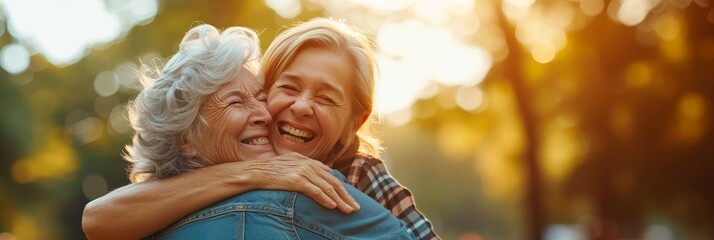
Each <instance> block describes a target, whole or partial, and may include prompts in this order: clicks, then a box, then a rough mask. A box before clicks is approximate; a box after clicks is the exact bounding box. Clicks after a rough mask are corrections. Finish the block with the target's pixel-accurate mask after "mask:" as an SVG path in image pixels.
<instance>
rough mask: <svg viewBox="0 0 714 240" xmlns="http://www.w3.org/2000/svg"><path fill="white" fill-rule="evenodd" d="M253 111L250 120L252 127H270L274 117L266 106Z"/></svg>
mask: <svg viewBox="0 0 714 240" xmlns="http://www.w3.org/2000/svg"><path fill="white" fill-rule="evenodd" d="M253 109H254V110H253V114H251V116H250V119H249V120H248V121H249V122H250V124H251V125H268V123H270V121H272V117H270V113H269V112H268V109H267V108H265V106H264V105H257V106H255V107H254V108H253Z"/></svg>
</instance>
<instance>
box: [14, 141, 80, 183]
mask: <svg viewBox="0 0 714 240" xmlns="http://www.w3.org/2000/svg"><path fill="white" fill-rule="evenodd" d="M78 164H79V163H78V160H77V156H76V153H75V150H74V148H72V146H70V145H69V144H68V143H67V142H66V141H65V140H64V138H62V136H61V135H60V134H51V136H50V137H49V139H48V140H47V143H46V144H45V146H44V147H43V148H42V149H40V150H39V151H36V152H35V153H33V154H32V155H30V156H28V157H25V158H22V159H19V160H17V161H15V163H13V165H12V170H11V172H12V173H11V174H12V178H13V180H14V181H16V182H18V183H31V182H35V181H42V180H52V179H58V178H63V177H66V176H68V175H70V174H74V173H75V172H76V171H77V168H78Z"/></svg>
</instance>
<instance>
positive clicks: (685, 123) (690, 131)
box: [670, 93, 709, 144]
mask: <svg viewBox="0 0 714 240" xmlns="http://www.w3.org/2000/svg"><path fill="white" fill-rule="evenodd" d="M708 107H709V106H707V102H706V100H705V99H704V97H702V95H700V94H699V93H687V94H685V95H684V96H683V97H682V99H681V100H680V101H679V105H678V107H677V113H676V123H675V124H674V127H673V129H672V130H671V131H670V137H671V138H672V139H673V140H675V141H677V142H680V143H685V144H692V143H696V142H698V141H699V140H700V139H701V138H702V136H703V135H704V133H705V132H706V131H707V130H708V125H707V123H708V118H709V117H708V112H709V110H708Z"/></svg>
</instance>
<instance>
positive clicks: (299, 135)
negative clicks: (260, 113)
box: [278, 123, 315, 143]
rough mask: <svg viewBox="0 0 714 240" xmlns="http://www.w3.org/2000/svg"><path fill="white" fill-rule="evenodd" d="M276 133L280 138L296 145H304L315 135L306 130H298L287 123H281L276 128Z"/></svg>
mask: <svg viewBox="0 0 714 240" xmlns="http://www.w3.org/2000/svg"><path fill="white" fill-rule="evenodd" d="M278 131H279V132H280V136H282V137H283V138H285V139H287V140H290V141H292V142H297V143H306V142H310V141H312V140H313V139H315V133H314V132H312V131H310V130H307V129H299V128H295V127H293V126H290V125H288V124H287V123H281V124H280V125H279V126H278Z"/></svg>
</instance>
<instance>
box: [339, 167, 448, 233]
mask: <svg viewBox="0 0 714 240" xmlns="http://www.w3.org/2000/svg"><path fill="white" fill-rule="evenodd" d="M345 173H346V174H345V175H347V182H348V183H349V184H351V185H352V186H354V187H356V188H357V189H359V190H360V191H362V192H363V193H365V194H367V195H368V196H370V197H371V198H372V199H374V200H376V201H377V202H379V203H380V204H382V206H384V207H385V208H387V209H388V210H390V211H391V212H392V214H393V215H394V216H396V217H397V218H399V219H400V220H402V221H404V222H405V223H406V225H407V227H408V228H409V233H411V234H412V235H414V237H415V238H416V239H430V240H432V239H439V237H438V236H437V235H436V233H434V229H433V228H432V225H431V222H429V220H428V219H427V218H426V217H425V216H424V214H422V213H421V212H419V210H417V208H416V204H415V203H414V197H413V196H412V193H411V192H410V191H409V189H406V188H405V187H403V186H401V185H400V184H399V182H397V180H396V179H394V178H392V176H390V175H389V173H388V172H387V168H386V167H385V165H384V163H383V162H382V161H381V160H379V159H376V158H374V157H371V156H358V157H357V158H356V159H355V160H354V161H353V162H352V165H350V166H349V168H348V169H346V171H345Z"/></svg>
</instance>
